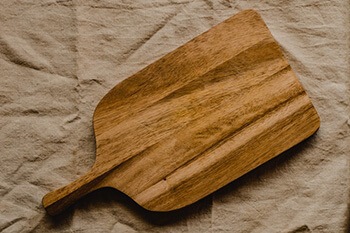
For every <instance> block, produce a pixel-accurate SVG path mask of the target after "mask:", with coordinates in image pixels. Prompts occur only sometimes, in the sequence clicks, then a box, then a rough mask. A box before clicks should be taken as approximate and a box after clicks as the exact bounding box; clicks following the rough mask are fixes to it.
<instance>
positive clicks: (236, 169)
mask: <svg viewBox="0 0 350 233" xmlns="http://www.w3.org/2000/svg"><path fill="white" fill-rule="evenodd" d="M93 119H94V120H93V122H94V131H95V138H96V162H95V164H94V166H93V167H92V169H91V171H90V172H89V173H88V174H86V175H85V176H83V177H81V178H80V179H78V180H76V181H74V182H73V183H71V184H69V185H67V186H65V187H63V188H60V189H58V190H56V191H53V192H51V193H49V194H47V195H46V196H45V197H44V198H43V206H44V207H45V208H46V210H47V211H48V213H50V214H56V213H59V212H60V211H62V210H63V209H64V208H66V207H67V206H68V205H70V204H71V203H73V202H74V201H76V200H77V199H79V198H80V197H81V196H83V195H85V194H87V193H89V192H91V191H93V190H96V189H98V188H101V187H113V188H116V189H118V190H120V191H122V192H124V193H125V194H127V195H128V196H130V197H131V198H132V199H134V200H135V201H136V202H137V203H138V204H140V205H141V206H143V207H144V208H146V209H149V210H153V211H170V210H174V209H178V208H181V207H184V206H186V205H189V204H191V203H193V202H195V201H197V200H199V199H200V198H203V197H204V196H206V195H208V194H210V193H212V192H214V191H215V190H217V189H219V188H221V187H222V186H224V185H226V184H228V183H229V182H231V181H233V180H234V179H236V178H238V177H240V176H242V175H243V174H245V173H247V172H249V171H251V170H252V169H254V168H256V167H257V166H259V165H261V164H262V163H264V162H266V161H268V160H270V159H271V158H273V157H275V156H277V155H278V154H280V153H282V152H283V151H285V150H287V149H289V148H290V147H292V146H294V145H295V144H297V143H299V142H300V141H302V140H304V139H306V138H307V137H309V136H310V135H312V134H313V133H314V132H315V131H316V130H317V129H318V127H319V125H320V120H319V117H318V115H317V113H316V110H315V109H314V107H313V105H312V103H311V101H310V99H309V98H308V96H307V95H306V93H305V91H304V89H303V88H302V86H301V84H300V83H299V81H298V79H297V78H296V76H295V74H294V73H293V71H292V70H291V67H290V66H289V64H288V62H287V61H286V59H285V58H284V57H283V54H282V52H281V50H280V48H279V46H278V45H277V43H276V42H275V40H274V39H273V37H272V35H271V33H270V32H269V30H268V28H267V27H266V25H265V23H264V22H263V20H262V19H261V17H260V16H259V15H258V14H257V13H256V12H255V11H252V10H246V11H243V12H241V13H239V14H237V15H235V16H233V17H231V18H229V19H227V20H226V21H224V22H222V23H221V24H219V25H217V26H215V27H213V28H212V29H210V30H209V31H207V32H205V33H203V34H202V35H200V36H198V37H196V38H194V39H193V40H191V41H189V42H188V43H186V44H185V45H183V46H181V47H179V48H178V49H176V50H174V51H173V52H171V53H169V54H167V55H166V56H164V57H163V58H161V59H159V60H158V61H156V62H155V63H153V64H151V65H149V66H148V67H146V68H145V69H143V70H141V71H139V72H138V73H136V74H134V75H133V76H131V77H129V78H128V79H126V80H124V81H123V82H121V83H119V84H118V85H117V86H115V87H114V88H113V89H112V90H111V91H110V92H109V93H108V94H107V95H105V96H104V97H103V99H102V100H101V101H100V103H99V104H98V106H97V108H96V110H95V113H94V118H93Z"/></svg>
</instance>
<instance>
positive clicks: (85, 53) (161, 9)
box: [0, 0, 350, 233]
mask: <svg viewBox="0 0 350 233" xmlns="http://www.w3.org/2000/svg"><path fill="white" fill-rule="evenodd" d="M247 8H253V9H255V10H257V11H258V12H259V13H260V14H261V15H262V17H263V18H264V20H265V21H266V23H267V25H268V27H269V28H270V30H271V31H272V34H273V35H274V36H275V38H276V40H277V41H278V43H280V45H281V47H282V49H283V51H284V53H285V55H286V56H287V58H288V60H289V62H290V64H291V66H292V68H293V69H294V71H295V72H296V73H297V75H298V77H299V79H300V81H301V83H302V84H303V85H304V87H305V89H306V91H307V92H308V94H309V95H310V97H311V99H312V101H313V103H314V105H315V107H316V108H317V110H318V112H319V114H320V117H321V121H322V122H321V128H320V130H319V131H318V132H317V134H316V135H315V136H313V137H311V138H310V139H308V140H306V141H305V142H303V143H301V144H299V145H298V146H296V147H294V148H292V149H291V150H289V151H287V152H286V153H284V154H283V155H282V156H279V157H277V158H276V159H274V160H272V161H270V162H268V163H267V164H265V165H263V166H261V167H259V168H258V169H256V170H254V171H252V172H250V173H249V174H247V175H245V176H243V177H242V178H240V179H239V180H237V181H234V182H232V183H231V184H229V185H227V186H225V187H224V188H222V189H221V190H219V191H217V192H215V193H214V194H212V195H210V196H208V197H207V198H205V199H203V200H201V201H199V202H197V203H195V204H193V205H191V206H189V207H187V208H184V209H182V210H180V211H175V212H171V213H164V214H155V213H151V212H148V211H145V210H143V209H142V208H140V207H139V206H137V205H136V204H135V203H134V202H132V201H131V200H130V199H129V198H127V197H125V196H124V195H123V194H121V193H119V192H118V191H114V190H111V189H104V190H100V191H96V192H94V193H92V194H90V195H88V196H87V197H85V198H83V199H81V200H80V201H78V202H77V203H76V204H75V205H73V207H72V208H70V209H68V210H67V211H65V212H64V213H63V214H61V215H59V216H57V217H53V218H52V217H49V216H48V215H46V214H45V211H44V209H43V207H42V206H41V198H42V197H43V195H44V194H46V193H47V192H49V191H52V190H54V189H56V188H58V187H60V186H62V185H65V184H68V183H70V182H71V181H73V180H75V179H76V178H78V177H79V176H81V175H82V174H84V173H85V172H86V171H88V170H89V168H90V167H91V166H92V164H93V162H94V156H95V155H94V138H93V131H92V114H93V111H94V108H95V107H96V105H97V103H98V101H99V100H100V99H101V98H102V96H103V95H105V94H106V93H107V91H108V90H109V89H111V88H112V87H113V86H114V85H116V84H117V83H118V82H120V81H121V80H123V79H125V78H127V77H128V76H130V75H131V74H133V73H135V72H136V71H138V70H140V69H141V68H143V67H145V66H147V65H148V64H150V63H152V62H153V61H155V60H156V59H158V58H160V57H161V56H163V55H165V54H166V53H168V52H170V51H171V50H173V49H175V48H177V47H178V46H180V45H182V44H184V43H186V42H187V41H188V40H190V39H192V38H194V37H195V36H197V35H199V34H200V33H202V32H204V31H206V30H208V29H209V28H211V27H212V26H214V25H215V24H218V23H219V22H221V21H223V20H225V19H226V18H228V17H230V16H232V15H234V14H235V13H237V12H239V11H240V10H243V9H247ZM349 12H350V3H349V1H335V0H334V1H321V0H320V1H316V0H294V1H290V0H284V1H268V0H264V1H261V0H251V1H243V0H232V1H225V0H220V1H215V0H196V1H189V0H155V1H142V0H137V1H135V0H128V1H127V0H102V1H98V0H85V1H83V0H81V1H78V0H40V1H39V0H37V1H30V0H1V2H0V104H1V107H0V142H1V146H0V197H1V200H0V231H1V232H174V233H175V232H189V233H196V232H200V233H204V232H256V233H260V232H269V233H271V232H286V233H289V232H336V233H339V232H348V231H349V221H350V218H349V199H350V195H349V194H350V190H349V177H350V171H349V170H350V168H349V167H350V150H349V145H350V138H349V135H350V134H349V128H350V119H349V115H350V114H349V113H350V109H349V102H350V101H349V99H350V94H349V90H350V86H349V83H350V82H349V80H350V60H349V52H350V48H349V45H350V39H349V38H350V37H349V34H350V13H349Z"/></svg>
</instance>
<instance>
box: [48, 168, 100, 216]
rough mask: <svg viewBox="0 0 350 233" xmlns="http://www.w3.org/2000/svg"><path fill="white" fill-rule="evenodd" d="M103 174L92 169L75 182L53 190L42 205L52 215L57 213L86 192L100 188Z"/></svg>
mask: <svg viewBox="0 0 350 233" xmlns="http://www.w3.org/2000/svg"><path fill="white" fill-rule="evenodd" d="M101 179H103V177H102V176H96V173H94V172H93V171H90V172H89V173H87V174H86V175H84V176H82V177H80V178H79V179H77V180H75V181H74V182H72V183H70V184H68V185H66V186H64V187H62V188H59V189H57V190H55V191H52V192H50V193H48V194H46V195H45V196H44V197H43V200H42V205H43V206H44V208H45V209H46V211H47V213H48V214H50V215H56V214H58V213H60V212H62V211H63V210H64V209H66V208H67V207H68V206H70V205H71V204H73V203H74V202H75V201H77V200H78V199H80V198H81V197H83V196H85V195H86V194H88V193H90V192H92V191H94V190H96V189H98V183H99V181H100V180H101Z"/></svg>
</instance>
